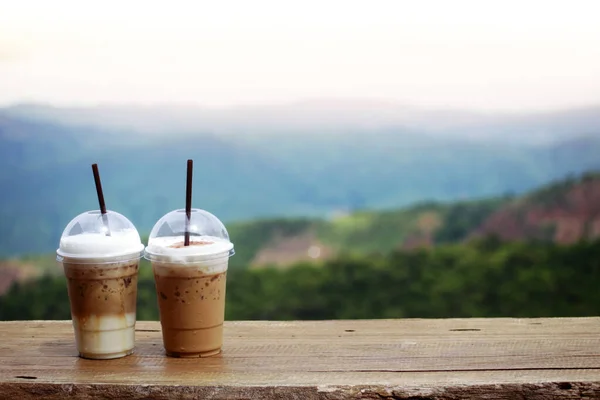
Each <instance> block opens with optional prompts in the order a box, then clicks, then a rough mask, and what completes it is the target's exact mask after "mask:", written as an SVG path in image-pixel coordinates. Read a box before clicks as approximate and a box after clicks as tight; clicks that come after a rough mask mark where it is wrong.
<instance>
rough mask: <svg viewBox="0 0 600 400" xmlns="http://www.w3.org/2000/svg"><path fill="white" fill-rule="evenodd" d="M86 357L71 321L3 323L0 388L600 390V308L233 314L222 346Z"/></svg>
mask: <svg viewBox="0 0 600 400" xmlns="http://www.w3.org/2000/svg"><path fill="white" fill-rule="evenodd" d="M136 328H137V342H136V343H137V347H136V352H135V354H134V355H132V356H129V357H125V358H122V359H118V360H109V361H92V360H84V359H80V358H79V357H77V352H76V350H75V345H74V340H73V332H72V327H71V322H70V321H57V322H49V321H29V322H0V399H13V398H14V399H20V400H25V399H33V398H39V397H40V396H45V397H44V398H48V399H63V398H67V397H74V398H83V399H89V398H98V397H99V398H105V399H113V398H114V399H147V398H153V399H170V398H181V399H192V398H210V399H234V398H235V399H346V398H350V399H412V400H418V399H422V400H425V399H428V400H431V399H467V398H481V399H539V400H542V399H544V400H546V399H553V398H556V399H600V318H564V319H561V318H556V319H448V320H411V319H409V320H357V321H319V322H312V321H310V322H308V321H307V322H298V321H294V322H227V323H226V326H225V345H224V351H223V353H222V355H220V356H217V357H211V358H202V359H174V358H167V357H165V356H164V353H163V347H162V339H161V333H160V325H159V324H158V323H157V322H138V324H137V327H136Z"/></svg>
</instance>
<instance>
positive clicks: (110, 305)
mask: <svg viewBox="0 0 600 400" xmlns="http://www.w3.org/2000/svg"><path fill="white" fill-rule="evenodd" d="M104 218H105V219H106V220H105V221H103V220H102V218H101V215H100V213H99V212H97V211H91V212H87V213H83V214H81V215H79V216H78V217H76V218H75V219H73V221H71V223H70V224H69V225H68V226H67V228H66V229H65V231H64V233H63V237H62V238H61V241H60V248H59V249H58V250H57V254H58V257H57V259H58V261H59V262H60V263H61V264H62V266H63V269H64V272H65V276H66V278H67V288H68V293H69V301H70V304H71V316H72V320H73V327H74V330H75V341H76V344H77V349H78V351H79V354H80V356H81V357H84V358H92V359H111V358H119V357H123V356H126V355H128V354H131V353H132V352H133V349H134V345H135V322H136V298H137V277H138V266H139V260H140V255H141V252H142V250H143V247H144V246H143V245H142V244H141V240H140V237H139V234H138V232H137V231H136V229H135V228H134V227H133V224H131V222H130V221H129V220H127V219H126V218H125V217H124V216H122V215H120V214H118V213H115V212H112V211H109V212H108V213H107V214H105V215H104ZM106 221H108V226H109V227H110V232H108V231H107V228H106V226H107V225H106Z"/></svg>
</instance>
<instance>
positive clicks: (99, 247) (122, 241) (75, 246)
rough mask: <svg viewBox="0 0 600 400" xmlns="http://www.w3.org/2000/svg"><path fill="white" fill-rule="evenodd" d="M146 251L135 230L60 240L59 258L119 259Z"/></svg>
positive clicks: (75, 236)
mask: <svg viewBox="0 0 600 400" xmlns="http://www.w3.org/2000/svg"><path fill="white" fill-rule="evenodd" d="M142 250H144V245H143V244H142V241H141V240H140V235H139V234H138V233H137V231H136V230H135V229H127V230H123V231H118V232H114V233H113V234H112V235H111V236H106V235H104V234H102V233H82V234H80V235H74V236H65V237H63V238H61V239H60V248H59V249H58V250H57V251H56V252H57V254H58V255H59V256H62V257H70V258H98V257H102V258H105V257H119V256H124V255H128V254H135V253H139V252H141V251H142Z"/></svg>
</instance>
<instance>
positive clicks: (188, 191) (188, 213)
mask: <svg viewBox="0 0 600 400" xmlns="http://www.w3.org/2000/svg"><path fill="white" fill-rule="evenodd" d="M193 170H194V161H192V160H188V161H187V181H186V185H185V217H186V220H185V236H184V240H183V245H184V246H189V245H190V220H191V219H192V172H193Z"/></svg>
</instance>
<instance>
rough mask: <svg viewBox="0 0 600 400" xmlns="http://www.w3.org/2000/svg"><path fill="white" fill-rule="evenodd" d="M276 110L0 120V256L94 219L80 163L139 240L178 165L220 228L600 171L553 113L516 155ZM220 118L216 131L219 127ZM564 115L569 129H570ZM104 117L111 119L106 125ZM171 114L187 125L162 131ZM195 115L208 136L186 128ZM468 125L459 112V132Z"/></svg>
mask: <svg viewBox="0 0 600 400" xmlns="http://www.w3.org/2000/svg"><path fill="white" fill-rule="evenodd" d="M311 104H312V103H311ZM334 106H335V104H333V105H329V106H328V107H329V108H325V111H326V110H328V109H331V108H335V107H334ZM281 107H282V108H281V109H282V110H283V111H282V114H281V115H279V114H277V113H276V114H275V116H274V117H273V118H272V120H273V121H274V122H273V125H272V126H271V127H270V128H269V127H268V126H266V125H268V123H267V122H268V118H267V115H266V112H265V111H264V110H263V109H262V108H260V109H259V110H258V111H257V110H254V109H245V110H240V112H239V115H238V119H237V120H235V119H234V122H235V121H237V122H235V123H237V124H238V125H236V126H237V128H235V126H234V125H235V124H234V125H230V129H229V130H227V129H224V128H223V130H216V129H215V130H211V129H209V127H210V126H211V125H210V124H209V123H208V122H210V121H211V119H210V118H209V117H210V116H211V115H214V114H213V113H212V112H208V111H206V110H204V111H202V110H199V109H197V108H187V109H176V110H172V109H165V110H159V109H150V111H152V112H150V111H148V112H146V111H143V110H142V111H143V112H139V113H138V114H130V113H129V111H128V109H121V108H115V110H112V111H111V112H107V111H106V110H105V109H90V110H87V111H86V109H76V110H64V109H60V108H59V109H56V108H47V107H42V106H36V107H32V106H21V107H13V108H9V109H4V110H0V194H1V195H0V255H4V256H12V255H19V254H28V253H42V252H51V251H53V250H54V249H55V248H56V245H57V243H58V240H59V238H60V234H61V232H62V229H63V228H64V226H66V224H67V223H68V221H69V220H70V219H71V218H73V217H74V216H75V215H77V214H78V213H81V212H84V211H86V210H89V209H95V208H97V200H96V199H95V190H94V186H93V179H92V175H91V171H90V169H91V168H90V165H91V164H92V163H98V164H99V166H100V172H101V176H102V181H103V186H104V191H105V196H106V200H107V204H108V207H109V208H110V209H113V210H116V211H119V212H121V213H123V214H125V215H126V216H127V217H129V218H130V219H131V220H132V221H133V222H134V224H135V225H136V226H137V227H138V228H139V230H140V232H142V233H147V232H148V231H149V230H150V229H151V227H152V225H153V224H154V222H155V221H156V220H157V219H158V218H159V217H160V216H162V215H163V214H164V213H166V212H168V211H170V210H172V209H175V208H181V207H183V202H184V186H185V177H184V175H185V160H186V159H187V158H193V159H194V161H195V171H194V205H195V206H196V207H200V208H205V209H208V210H210V211H211V212H213V213H215V214H216V215H218V216H219V217H220V218H222V219H223V220H224V221H225V222H226V223H228V224H230V223H231V222H233V221H239V220H251V219H256V218H274V217H288V218H289V217H311V218H314V217H328V216H332V215H338V214H340V213H347V212H352V211H354V210H363V209H364V210H368V209H373V210H374V209H393V208H398V207H403V206H407V205H410V204H414V203H419V202H423V201H425V200H431V201H456V200H466V199H472V198H484V197H490V196H498V195H502V194H507V193H512V194H519V193H523V192H525V191H527V190H530V189H532V188H534V187H537V186H539V185H541V184H544V183H547V182H550V181H552V180H555V179H559V178H562V177H565V176H567V175H569V174H579V173H581V172H582V171H585V170H590V169H600V157H598V154H600V137H599V134H600V129H598V130H596V131H591V130H590V131H588V130H585V129H583V127H589V128H590V129H592V128H593V129H595V128H594V125H593V123H592V122H593V120H594V117H593V116H594V115H595V114H594V112H592V111H589V112H587V111H586V112H584V111H581V115H579V114H577V113H575V112H574V111H572V112H569V113H566V112H565V113H566V114H565V113H563V114H560V113H559V114H556V115H554V114H552V115H554V116H553V118H555V119H554V120H553V119H550V121H555V120H556V118H558V119H559V120H560V119H561V118H562V119H563V120H564V121H566V122H565V123H564V124H563V125H562V128H561V129H563V131H565V132H566V131H568V127H569V126H572V127H573V129H572V130H571V131H570V132H571V133H570V136H569V135H567V134H566V133H565V134H563V133H560V134H559V133H557V134H556V137H555V138H554V139H553V141H551V143H546V142H544V143H541V142H540V143H537V144H536V145H531V144H528V145H525V144H523V143H515V142H513V141H511V140H504V141H502V140H496V139H494V140H491V139H490V140H487V139H485V135H483V136H482V138H478V139H477V140H473V139H472V138H470V137H469V135H458V134H454V133H452V132H450V128H449V127H448V128H447V129H448V131H443V132H441V133H440V132H437V133H436V132H435V131H434V130H432V128H431V126H430V125H431V124H430V125H428V124H425V123H423V127H422V128H419V125H418V124H417V123H416V122H415V123H414V126H413V127H407V126H403V125H396V126H387V127H384V125H385V124H383V123H379V122H378V123H373V124H371V125H369V124H362V125H361V124H357V125H356V126H355V127H350V126H349V125H348V126H346V127H344V126H345V125H339V124H338V122H337V121H338V118H341V116H343V114H344V113H345V110H346V109H347V108H345V107H342V106H339V107H338V108H339V110H338V111H337V114H335V116H336V117H335V118H333V122H332V124H330V125H324V126H325V127H323V128H322V129H319V128H318V125H314V124H313V122H310V121H309V122H310V123H308V122H307V123H305V124H301V123H298V124H297V125H296V124H292V122H293V121H295V119H289V118H288V117H287V115H288V114H293V113H292V112H291V111H290V110H287V108H286V107H287V106H286V107H284V106H281ZM355 107H356V110H355V111H356V112H355V113H356V114H357V115H358V114H360V115H367V116H368V115H369V112H371V113H372V114H373V115H375V116H377V115H379V114H378V113H383V114H385V113H386V112H387V113H389V114H390V115H392V114H393V110H395V108H394V107H395V106H394V107H391V108H387V109H386V108H380V107H379V106H377V107H371V108H367V109H366V111H364V110H363V112H362V114H361V113H360V112H359V111H358V110H359V109H362V108H360V107H359V106H358V105H356V106H355ZM305 108H306V109H307V110H308V111H303V112H304V113H305V114H302V112H301V111H302V109H300V110H296V111H295V112H296V114H294V115H296V116H297V117H298V118H300V117H299V116H302V115H306V116H310V115H313V111H314V106H312V105H310V107H309V105H306V106H305ZM261 110H262V111H261ZM274 110H277V109H274ZM286 110H287V111H286ZM369 110H371V111H369ZM377 110H380V111H377ZM386 110H388V111H386ZM406 110H408V111H406V112H407V113H409V114H410V113H412V111H410V109H409V108H407V109H406ZM109 111H110V110H109ZM117 111H118V113H117ZM259 111H260V112H259ZM309 111H310V112H309ZM376 111H377V112H376ZM409 111H410V112H409ZM220 112H221V114H220V115H221V117H220V118H221V120H222V121H225V120H226V119H227V118H226V117H227V116H229V115H231V112H225V111H220ZM115 113H117V114H115ZM153 113H154V114H155V115H153ZM321 113H322V114H323V115H324V114H326V113H325V112H324V111H323V110H322V111H321ZM92 114H93V115H94V118H91V117H89V115H92ZM567 114H568V115H570V116H573V115H576V114H577V115H579V117H578V118H580V119H577V118H575V117H573V118H575V119H574V120H570V119H569V118H571V117H569V118H567V117H565V115H567ZM57 115H63V116H62V117H58V116H57ZM64 115H68V116H69V117H68V118H67V117H64ZM115 115H120V116H121V117H120V118H121V119H119V118H117V117H115V119H114V120H113V119H112V117H111V116H115ZM411 115H412V114H411ZM432 115H436V114H432ZM561 115H562V116H561ZM178 116H181V121H186V119H185V118H184V116H188V117H189V119H190V121H192V122H193V123H191V122H190V123H189V124H187V125H186V124H183V125H177V124H174V125H170V124H171V122H172V121H173V120H177V119H178ZM203 116H206V119H207V121H208V122H206V125H205V126H206V130H202V129H199V128H198V126H200V125H195V123H196V122H194V121H197V120H202V118H203ZM244 116H245V117H244ZM324 116H325V115H324ZM76 117H79V118H80V119H79V120H78V122H77V123H75V122H74V120H73V118H76ZM126 117H127V118H129V119H127V118H126ZM145 117H148V119H147V122H146V125H147V126H151V125H152V124H153V121H160V120H163V123H162V124H160V123H158V122H157V130H156V131H155V132H154V134H151V133H150V132H148V131H147V130H146V129H143V128H142V127H141V126H138V125H136V124H134V123H133V122H134V121H138V120H143V119H144V118H145ZM259 117H260V118H259ZM538 117H539V115H538V116H530V118H533V119H535V118H538ZM261 118H262V119H261ZM278 118H279V119H278ZM356 118H359V117H358V116H357V117H356ZM361 118H362V117H361ZM365 118H366V117H365ZM378 118H379V117H377V118H375V117H374V121H379V119H378ZM390 118H391V117H390ZM407 118H408V117H407ZM411 118H413V120H415V121H416V119H414V118H416V117H411ZM478 118H480V116H478V115H474V116H473V115H471V114H468V113H464V116H463V118H462V119H459V120H460V121H462V122H461V123H465V122H464V121H467V120H469V121H471V122H472V121H474V120H477V119H478ZM490 118H491V117H490ZM497 118H500V117H497ZM520 118H525V117H523V116H522V117H520ZM539 118H541V117H539ZM548 118H549V117H548ZM448 119H449V118H448V117H447V118H446V120H448ZM500 119H501V118H500ZM525 119H526V120H528V119H527V118H525ZM102 121H105V122H106V123H102ZM119 121H129V122H127V123H119ZM244 121H249V122H248V124H247V125H246V124H245V123H244ZM252 121H263V122H261V124H262V125H261V124H258V123H254V122H252ZM277 121H279V122H277ZM349 121H353V120H352V119H349ZM486 121H488V122H490V121H491V120H490V119H486ZM503 121H504V120H503ZM506 121H509V120H506ZM510 121H512V122H510ZM510 121H509V122H510V123H516V122H514V121H515V120H514V119H510ZM528 121H529V120H528ZM569 121H571V122H569ZM576 121H579V122H576ZM130 122H131V123H130ZM334 122H335V123H334ZM509 122H506V124H508V123H509ZM112 123H114V124H115V125H111V124H112ZM290 124H292V125H290ZM440 124H441V123H440ZM457 124H458V123H457ZM548 124H550V122H548ZM570 124H571V125H570ZM215 126H216V125H215ZM265 126H266V127H265ZM285 126H287V128H286V129H283V127H285ZM440 126H442V125H440ZM452 126H453V127H454V128H456V126H460V124H458V125H456V124H455V125H452ZM494 126H502V124H500V123H499V122H498V123H497V124H496V125H494ZM523 126H525V125H523ZM263 127H264V128H265V129H264V130H262V129H263ZM158 128H160V129H158ZM234 128H235V129H234ZM280 128H281V129H280ZM342 128H343V129H342ZM454 128H452V129H454ZM436 129H437V128H436ZM440 129H441V128H440ZM457 129H458V128H457ZM490 129H491V128H490ZM498 129H500V128H498ZM516 131H517V130H516V128H515V132H516ZM586 133H589V134H586ZM507 137H510V136H507ZM305 240H306V239H305Z"/></svg>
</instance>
